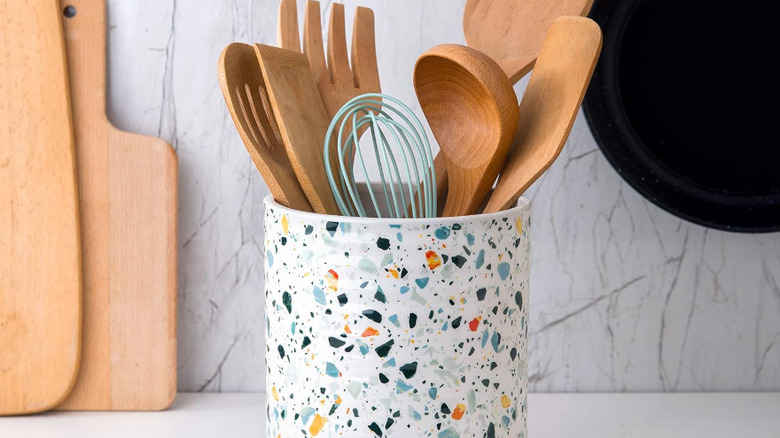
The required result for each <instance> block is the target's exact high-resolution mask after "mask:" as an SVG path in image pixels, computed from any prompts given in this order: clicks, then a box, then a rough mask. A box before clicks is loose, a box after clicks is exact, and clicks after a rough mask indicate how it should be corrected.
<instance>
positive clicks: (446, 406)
mask: <svg viewBox="0 0 780 438" xmlns="http://www.w3.org/2000/svg"><path fill="white" fill-rule="evenodd" d="M528 220H529V206H528V204H527V201H526V200H521V206H520V207H517V208H514V209H512V210H509V211H506V212H502V213H501V214H499V215H492V216H474V217H470V218H467V219H462V220H459V219H454V220H453V219H441V218H439V219H430V220H417V221H404V220H377V219H374V220H366V219H359V218H337V217H333V216H320V215H313V214H305V213H299V212H295V211H292V210H288V209H286V208H283V207H281V206H279V205H277V204H275V203H274V202H273V200H271V199H268V198H267V199H266V213H265V236H266V242H265V248H266V265H265V284H266V300H267V313H266V345H267V350H268V351H267V354H266V358H267V359H266V366H267V368H268V378H267V390H268V394H269V397H268V407H267V415H268V423H267V424H268V426H267V437H268V438H292V437H355V438H366V437H398V438H418V437H436V438H495V437H502V438H503V437H506V438H510V437H511V438H521V437H525V436H526V426H525V423H526V421H525V419H526V395H527V388H528V378H527V368H526V363H527V333H528V322H527V315H528V309H527V306H526V303H527V302H528V274H529V266H528V265H529V262H528V260H529V241H528V226H529V223H528Z"/></svg>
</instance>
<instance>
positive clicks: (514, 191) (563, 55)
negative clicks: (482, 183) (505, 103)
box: [485, 17, 602, 213]
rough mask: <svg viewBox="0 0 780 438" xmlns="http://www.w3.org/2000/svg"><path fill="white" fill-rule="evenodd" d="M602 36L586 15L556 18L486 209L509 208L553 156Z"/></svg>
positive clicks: (585, 84)
mask: <svg viewBox="0 0 780 438" xmlns="http://www.w3.org/2000/svg"><path fill="white" fill-rule="evenodd" d="M601 44H602V35H601V29H600V28H599V26H598V24H596V22H594V21H593V20H591V19H589V18H583V17H561V18H558V19H557V20H555V22H554V23H553V25H552V26H551V27H550V31H549V32H548V33H547V38H546V39H545V41H544V45H543V46H542V50H541V52H540V53H539V59H538V60H537V62H536V67H535V68H534V72H533V73H532V74H531V80H530V82H529V83H528V88H527V89H526V92H525V95H524V96H523V100H522V102H521V103H520V120H519V123H518V127H517V133H516V135H515V138H514V140H513V143H514V146H513V147H512V154H511V155H510V156H509V157H508V158H507V163H506V166H505V167H504V170H503V171H502V172H501V176H500V177H499V178H498V183H496V188H495V190H494V191H493V194H492V195H491V196H490V200H489V201H488V204H487V206H486V207H485V213H492V212H496V211H500V210H504V209H506V208H508V207H509V206H510V205H512V204H514V203H515V201H517V198H518V197H520V195H521V194H522V193H523V192H525V191H526V189H528V187H529V186H530V185H531V184H533V182H534V181H536V180H537V179H538V178H539V176H541V175H542V173H544V171H545V170H547V169H548V168H549V167H550V166H551V165H552V163H553V162H554V161H555V159H556V158H558V155H559V154H560V153H561V150H563V146H564V145H565V144H566V140H567V139H568V138H569V133H570V132H571V127H572V125H573V124H574V118H575V117H576V116H577V112H578V111H579V108H580V105H581V104H582V99H583V98H584V97H585V92H586V91H587V89H588V84H590V78H591V76H592V75H593V70H594V68H595V67H596V62H597V61H598V58H599V54H600V53H601Z"/></svg>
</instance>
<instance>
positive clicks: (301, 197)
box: [219, 43, 312, 211]
mask: <svg viewBox="0 0 780 438" xmlns="http://www.w3.org/2000/svg"><path fill="white" fill-rule="evenodd" d="M219 86H220V88H222V95H223V96H224V97H225V103H227V106H228V109H229V110H230V115H231V116H232V117H233V122H234V123H235V124H236V128H237V129H238V134H239V135H240V136H241V140H243V141H244V145H245V146H246V150H247V151H248V152H249V155H250V156H251V157H252V161H254V163H255V166H256V167H257V169H258V170H259V171H260V174H261V175H262V176H263V179H264V180H265V183H266V184H267V185H268V188H269V189H270V191H271V194H272V195H273V196H274V199H275V200H276V202H278V203H280V204H281V205H284V206H286V207H290V208H294V209H296V210H301V211H312V208H311V205H310V204H309V201H308V199H307V198H306V194H305V193H304V192H303V189H302V188H301V185H300V184H299V183H298V180H297V179H296V178H295V172H293V167H292V164H290V158H289V157H288V156H287V152H286V151H285V149H284V145H283V144H282V139H281V134H280V133H279V127H278V126H277V125H276V120H275V119H274V114H273V110H272V109H271V104H270V102H269V99H268V93H267V91H266V87H265V82H264V81H263V74H262V72H261V71H260V63H259V62H258V61H257V55H256V54H255V49H254V47H252V46H250V45H249V44H242V43H233V44H230V45H228V46H227V47H225V49H224V50H223V51H222V55H221V56H220V57H219Z"/></svg>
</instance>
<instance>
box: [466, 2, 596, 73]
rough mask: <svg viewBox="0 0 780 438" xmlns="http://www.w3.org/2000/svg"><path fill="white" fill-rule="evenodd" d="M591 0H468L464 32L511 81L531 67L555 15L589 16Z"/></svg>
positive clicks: (474, 46) (475, 46) (472, 45)
mask: <svg viewBox="0 0 780 438" xmlns="http://www.w3.org/2000/svg"><path fill="white" fill-rule="evenodd" d="M592 6H593V0H467V1H466V7H465V9H464V11H463V33H465V34H466V42H467V43H468V45H469V47H473V48H475V49H477V50H480V51H482V52H484V53H485V54H487V55H488V56H490V57H491V58H493V59H495V60H496V62H498V64H499V65H500V66H501V68H502V69H503V70H504V73H506V75H507V77H508V78H509V80H510V81H512V83H515V82H517V81H519V80H520V79H521V78H522V77H523V76H525V75H526V73H528V72H529V71H531V69H532V68H533V66H534V62H536V57H537V56H539V50H540V49H541V48H542V43H543V42H544V39H545V35H547V30H548V29H549V28H550V26H551V25H552V23H553V21H555V19H556V18H558V17H563V16H577V15H582V16H585V15H588V12H590V8H591V7H592Z"/></svg>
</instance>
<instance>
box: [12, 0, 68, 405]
mask: <svg viewBox="0 0 780 438" xmlns="http://www.w3.org/2000/svg"><path fill="white" fill-rule="evenodd" d="M0 10H1V11H3V15H4V18H3V21H2V23H0V137H2V141H0V415H12V414H27V413H34V412H40V411H44V410H47V409H50V408H52V407H54V406H56V405H57V403H59V402H60V401H61V400H62V399H63V398H65V396H67V394H68V393H69V392H70V390H71V388H72V386H73V382H74V381H75V378H76V373H77V371H78V365H79V360H80V352H81V254H80V241H79V240H80V238H79V222H78V200H77V193H76V191H77V187H76V175H75V169H76V163H75V157H74V149H73V131H72V126H71V109H70V100H69V99H70V98H69V90H68V72H67V67H66V64H65V47H64V45H63V37H62V24H61V22H60V7H59V3H58V2H57V1H56V0H30V1H24V2H22V1H14V0H0Z"/></svg>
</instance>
